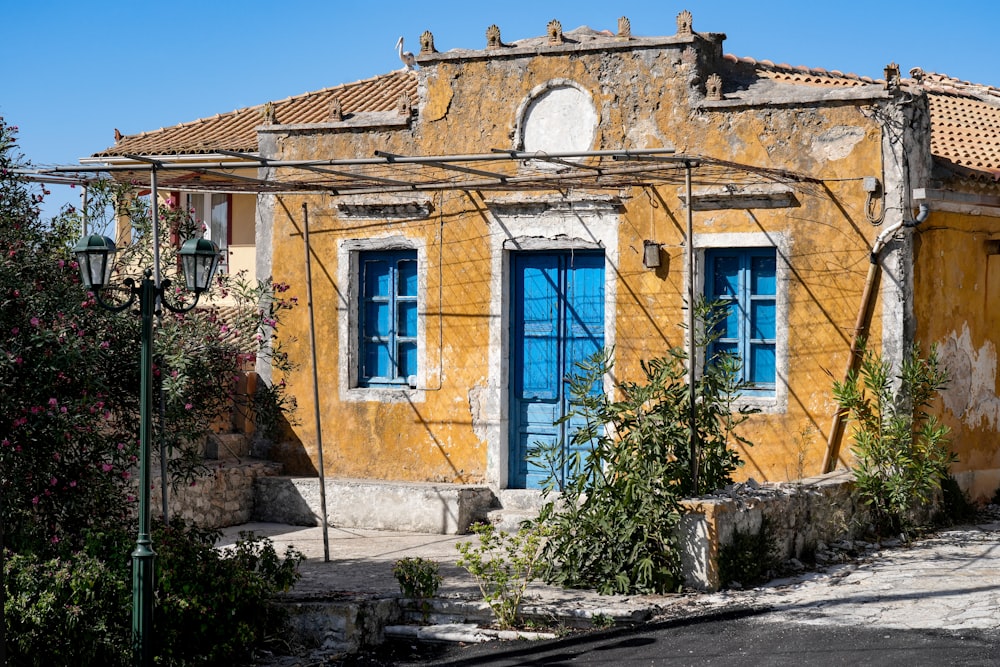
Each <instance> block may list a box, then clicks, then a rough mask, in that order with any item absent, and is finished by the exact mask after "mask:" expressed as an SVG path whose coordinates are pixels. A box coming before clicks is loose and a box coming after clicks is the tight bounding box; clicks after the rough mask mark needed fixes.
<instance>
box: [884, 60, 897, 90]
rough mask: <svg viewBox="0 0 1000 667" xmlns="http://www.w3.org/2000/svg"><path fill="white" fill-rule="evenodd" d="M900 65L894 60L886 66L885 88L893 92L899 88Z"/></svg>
mask: <svg viewBox="0 0 1000 667" xmlns="http://www.w3.org/2000/svg"><path fill="white" fill-rule="evenodd" d="M899 83H900V76H899V65H897V64H896V63H894V62H892V63H889V64H888V65H886V66H885V89H886V90H888V91H890V92H892V91H896V90H899Z"/></svg>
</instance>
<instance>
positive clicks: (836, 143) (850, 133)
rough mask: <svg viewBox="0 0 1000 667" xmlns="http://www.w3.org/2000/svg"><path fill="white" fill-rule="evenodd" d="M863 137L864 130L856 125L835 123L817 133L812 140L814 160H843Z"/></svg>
mask: <svg viewBox="0 0 1000 667" xmlns="http://www.w3.org/2000/svg"><path fill="white" fill-rule="evenodd" d="M864 138H865V130H864V128H862V127H858V126H857V125H837V126H835V127H831V128H830V129H829V130H826V131H825V132H821V133H820V134H817V135H816V136H815V137H814V138H813V140H812V154H813V157H814V158H815V159H816V160H819V161H823V160H843V159H844V158H845V157H847V156H848V155H850V154H851V151H852V150H854V147H855V146H857V145H858V143H859V142H860V141H861V140H862V139H864Z"/></svg>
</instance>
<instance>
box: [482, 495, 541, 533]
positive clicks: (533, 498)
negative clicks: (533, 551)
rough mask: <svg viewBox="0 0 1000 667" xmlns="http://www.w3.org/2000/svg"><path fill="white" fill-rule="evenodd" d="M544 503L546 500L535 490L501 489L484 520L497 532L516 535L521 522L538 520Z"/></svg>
mask: <svg viewBox="0 0 1000 667" xmlns="http://www.w3.org/2000/svg"><path fill="white" fill-rule="evenodd" d="M546 502H548V499H546V498H543V497H542V492H541V491H538V490H535V489H502V490H500V491H499V492H498V493H497V499H496V503H494V507H493V508H492V509H491V510H490V511H489V512H487V513H486V520H487V521H489V522H490V523H491V524H493V525H494V526H495V527H496V528H497V529H499V530H504V531H507V532H508V533H516V532H517V529H518V528H520V527H521V523H522V522H523V521H527V520H529V519H535V518H538V513H539V512H540V511H541V509H542V507H543V506H544V505H545V503H546Z"/></svg>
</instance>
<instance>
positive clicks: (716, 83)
mask: <svg viewBox="0 0 1000 667" xmlns="http://www.w3.org/2000/svg"><path fill="white" fill-rule="evenodd" d="M705 99H706V100H708V101H711V102H721V101H722V77H721V76H719V75H718V74H710V75H709V76H708V79H707V80H706V81H705Z"/></svg>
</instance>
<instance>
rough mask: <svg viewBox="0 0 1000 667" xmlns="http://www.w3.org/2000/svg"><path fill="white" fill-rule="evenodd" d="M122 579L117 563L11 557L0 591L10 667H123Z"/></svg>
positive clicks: (126, 645)
mask: <svg viewBox="0 0 1000 667" xmlns="http://www.w3.org/2000/svg"><path fill="white" fill-rule="evenodd" d="M123 553H125V554H127V552H123ZM125 575H126V571H125V568H124V567H123V566H122V565H121V563H117V564H113V565H109V564H106V563H104V562H102V561H101V560H100V559H98V558H96V557H94V556H92V555H90V554H88V553H86V552H80V553H77V554H74V555H73V556H72V558H69V559H59V558H51V559H49V558H45V557H43V556H39V555H36V554H32V553H25V554H13V555H12V556H10V557H9V558H8V560H7V562H6V563H5V567H4V581H3V585H4V586H6V589H7V594H6V599H5V609H4V615H5V617H6V620H7V638H8V647H7V648H8V652H9V655H8V660H9V664H10V665H11V667H18V666H20V665H32V666H37V667H44V666H48V665H95V666H96V665H101V666H105V665H107V666H108V667H113V666H115V665H126V664H128V662H129V660H128V656H129V655H130V653H131V648H130V641H129V633H130V625H129V618H128V614H129V607H130V603H131V600H130V594H129V588H128V584H127V581H126V577H125Z"/></svg>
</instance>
